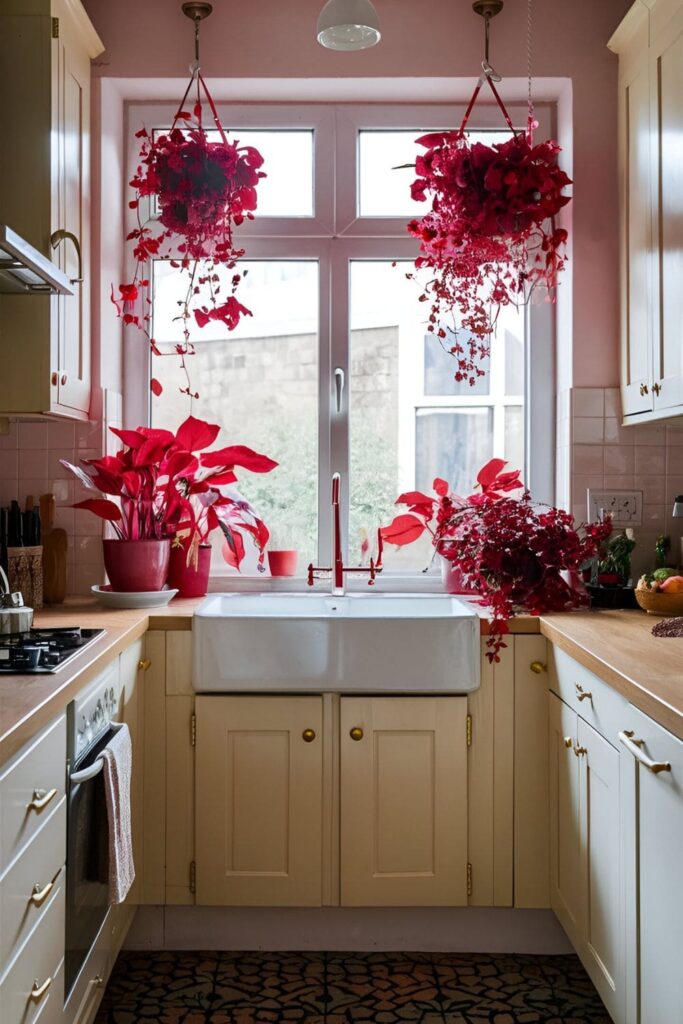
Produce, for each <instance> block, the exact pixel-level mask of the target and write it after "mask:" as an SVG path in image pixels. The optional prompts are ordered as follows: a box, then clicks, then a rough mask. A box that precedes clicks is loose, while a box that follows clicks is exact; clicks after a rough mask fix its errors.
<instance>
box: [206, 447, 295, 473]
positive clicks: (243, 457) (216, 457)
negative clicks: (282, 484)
mask: <svg viewBox="0 0 683 1024" xmlns="http://www.w3.org/2000/svg"><path fill="white" fill-rule="evenodd" d="M199 461H200V463H201V464H202V466H207V467H208V466H225V467H226V469H227V468H228V467H229V466H244V468H245V469H250V470H251V472H252V473H270V471H271V470H272V469H275V468H276V466H277V465H278V463H277V462H274V461H273V459H269V458H268V456H267V455H259V453H258V452H255V451H253V449H251V448H247V447H246V445H243V444H233V445H229V446H228V447H227V448H221V449H220V450H219V451H217V452H206V453H205V454H203V455H200V456H199Z"/></svg>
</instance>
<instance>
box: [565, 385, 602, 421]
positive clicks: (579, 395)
mask: <svg viewBox="0 0 683 1024" xmlns="http://www.w3.org/2000/svg"><path fill="white" fill-rule="evenodd" d="M604 414H605V392H604V388H574V389H573V390H572V415H573V416H574V417H576V416H600V417H602V416H604Z"/></svg>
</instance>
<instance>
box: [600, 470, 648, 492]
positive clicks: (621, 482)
mask: <svg viewBox="0 0 683 1024" xmlns="http://www.w3.org/2000/svg"><path fill="white" fill-rule="evenodd" d="M602 486H603V487H604V488H605V489H606V490H607V489H608V488H609V489H611V490H614V491H627V490H628V489H629V488H631V487H638V489H640V485H639V484H638V482H637V480H636V478H635V477H634V475H633V473H605V477H604V480H603V482H602Z"/></svg>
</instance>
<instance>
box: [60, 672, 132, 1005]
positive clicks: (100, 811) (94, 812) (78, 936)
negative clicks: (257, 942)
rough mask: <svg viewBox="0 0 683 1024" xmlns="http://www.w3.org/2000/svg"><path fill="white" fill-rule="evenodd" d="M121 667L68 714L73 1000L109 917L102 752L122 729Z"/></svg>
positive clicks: (67, 981) (67, 965) (68, 971)
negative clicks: (118, 713) (119, 691)
mask: <svg viewBox="0 0 683 1024" xmlns="http://www.w3.org/2000/svg"><path fill="white" fill-rule="evenodd" d="M117 709H118V666H117V667H116V668H115V669H114V670H112V671H109V672H107V673H105V676H104V677H100V679H99V680H98V681H97V682H96V683H95V685H94V686H93V687H91V688H90V690H89V691H88V692H87V694H86V695H85V697H83V698H79V700H77V701H74V702H72V704H70V705H69V708H68V709H67V750H68V758H67V855H66V954H65V962H64V986H65V987H64V994H65V999H66V1000H68V998H69V995H70V993H71V991H72V989H73V987H74V985H75V983H76V981H77V979H78V977H79V974H80V973H81V971H82V969H83V967H84V965H85V963H86V961H87V959H88V956H89V954H90V952H91V950H92V949H93V947H94V946H95V942H96V939H97V936H98V935H99V932H100V929H101V928H102V926H103V924H104V922H105V920H106V918H107V916H108V914H109V882H108V871H109V845H108V840H109V827H108V822H107V805H106V798H105V790H104V775H103V771H102V769H103V765H104V762H103V759H102V756H101V754H102V751H103V750H104V748H105V747H106V746H107V744H108V743H110V742H111V739H112V736H113V735H114V734H115V732H116V731H117V730H118V729H120V728H121V724H120V723H119V722H117V721H116V713H117Z"/></svg>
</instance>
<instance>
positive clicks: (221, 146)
mask: <svg viewBox="0 0 683 1024" xmlns="http://www.w3.org/2000/svg"><path fill="white" fill-rule="evenodd" d="M192 6H193V13H192V14H191V15H190V16H192V17H194V21H195V58H196V59H195V62H194V64H193V65H192V68H191V72H192V73H191V77H190V82H189V84H188V87H187V89H186V90H185V95H184V97H183V99H182V101H181V103H180V107H179V109H178V112H177V113H176V115H175V117H174V119H173V124H172V126H171V129H170V130H169V131H168V132H165V133H163V134H160V135H156V136H154V135H151V134H150V133H149V132H148V131H147V129H146V128H141V129H140V131H138V132H136V138H139V139H142V144H141V149H140V162H139V164H138V167H137V170H136V173H135V174H134V176H133V177H132V178H131V180H130V182H129V184H130V187H131V188H132V189H133V190H134V192H135V196H134V198H133V199H132V200H131V201H130V202H129V206H130V208H131V209H133V210H135V211H136V212H137V218H138V223H137V227H136V228H134V229H133V231H131V232H130V233H129V234H128V235H127V238H126V240H127V241H129V242H132V243H133V256H134V258H135V271H134V273H133V278H132V280H131V281H129V282H127V283H123V284H120V285H119V294H118V296H116V295H115V294H114V289H113V287H112V295H111V298H112V302H113V303H114V305H115V306H116V309H117V313H118V315H119V316H120V317H121V319H122V320H123V322H124V323H125V324H131V325H133V326H135V327H137V328H139V329H140V330H141V331H143V333H144V334H145V335H146V337H147V339H148V341H149V345H150V348H151V351H152V353H153V354H154V355H157V356H158V355H161V354H162V353H161V351H160V349H159V348H158V346H157V344H156V342H155V340H154V338H153V337H152V333H151V324H152V320H151V310H150V307H151V300H150V299H149V298H148V297H147V295H146V289H147V288H148V287H149V280H148V279H147V269H148V265H149V260H150V259H154V258H157V259H158V258H164V256H165V255H166V257H168V256H169V255H170V253H171V252H174V253H180V256H179V257H177V258H173V259H171V261H170V262H171V266H173V267H180V268H181V269H182V271H184V272H185V273H186V278H187V287H186V288H185V289H184V291H183V294H182V295H181V296H180V297H179V298H178V306H179V310H180V311H179V314H178V317H177V318H176V319H177V320H179V321H180V323H181V326H182V331H183V342H182V343H179V344H177V345H176V346H175V354H176V355H177V356H178V357H179V358H180V363H181V367H182V369H183V372H184V374H185V380H186V384H185V387H183V388H181V392H182V393H183V394H186V395H188V396H189V397H190V398H198V397H199V395H198V393H197V392H196V391H193V389H192V385H191V381H190V374H189V369H188V365H187V357H188V356H190V355H192V354H193V353H194V346H193V345H192V342H191V341H190V326H191V324H192V321H194V323H196V325H197V326H198V327H206V325H207V324H209V323H212V322H218V323H222V324H224V325H225V326H226V327H227V329H228V330H229V331H232V330H234V329H235V327H236V326H237V324H238V323H239V321H240V319H241V317H243V316H251V311H250V310H249V309H247V308H246V306H244V305H242V303H241V302H240V301H239V300H238V299H237V296H236V291H237V287H238V285H239V283H240V281H241V279H242V275H241V274H240V273H237V272H235V273H234V274H232V276H231V277H230V278H229V286H228V289H227V290H226V289H225V286H224V284H223V283H222V281H224V279H225V275H223V274H220V273H219V269H220V268H224V269H225V270H228V271H229V270H236V266H237V262H238V260H239V259H240V258H241V257H242V256H243V255H244V249H241V248H238V247H237V246H236V245H235V243H234V239H233V228H234V227H236V226H239V225H240V224H242V223H243V221H244V220H246V219H249V220H251V219H253V216H254V211H255V209H256V204H257V195H256V186H257V185H258V182H259V180H260V179H261V178H263V177H265V174H264V172H263V171H262V170H261V167H262V165H263V157H262V156H261V154H260V153H259V151H258V150H257V149H255V148H254V147H253V146H240V145H239V142H237V141H236V142H229V141H228V138H227V135H226V132H225V130H224V128H223V126H222V125H221V122H220V119H219V117H218V112H217V110H216V106H215V104H214V101H213V99H212V97H211V94H210V93H209V90H208V88H207V86H206V82H205V81H204V79H203V77H202V75H201V73H200V71H199V58H198V54H199V43H198V38H199V35H198V33H199V21H200V20H201V16H205V14H204V15H201V16H200V15H198V14H197V12H196V7H197V6H201V5H192ZM204 6H206V7H208V5H204ZM209 11H210V7H209ZM206 13H208V12H206ZM193 85H195V86H196V100H195V102H194V105H193V108H192V110H191V111H189V110H186V109H185V103H186V100H187V98H188V96H189V94H190V91H191V90H192V87H193ZM202 91H203V94H204V98H205V100H206V102H207V103H208V106H209V109H210V111H211V117H212V120H213V124H214V126H215V129H216V130H217V132H218V135H219V138H220V141H217V142H211V141H209V137H208V134H207V130H206V129H205V127H204V123H203V113H204V111H203V107H202ZM146 198H155V199H156V201H157V205H158V210H159V218H158V222H156V221H154V222H146V223H143V221H142V219H141V216H140V201H141V200H142V199H146ZM178 237H180V238H181V239H182V241H181V242H180V244H178V242H177V239H178ZM200 261H201V263H202V264H203V267H202V270H201V271H200V270H199V263H200ZM150 386H151V389H152V391H153V393H154V394H155V395H160V394H161V392H162V390H163V389H162V385H161V384H160V382H159V381H158V380H157V379H156V378H154V377H153V378H152V380H151V382H150Z"/></svg>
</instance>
